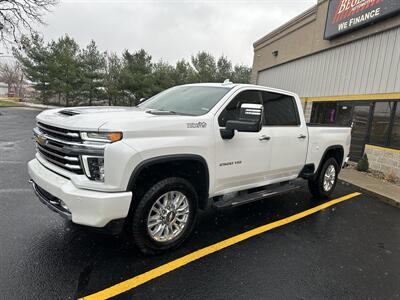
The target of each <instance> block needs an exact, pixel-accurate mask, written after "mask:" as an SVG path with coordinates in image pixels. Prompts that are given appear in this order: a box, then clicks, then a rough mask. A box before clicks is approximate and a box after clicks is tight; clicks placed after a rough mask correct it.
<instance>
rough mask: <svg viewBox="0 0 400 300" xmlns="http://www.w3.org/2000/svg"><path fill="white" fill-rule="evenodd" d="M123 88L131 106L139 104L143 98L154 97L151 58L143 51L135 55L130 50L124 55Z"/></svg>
mask: <svg viewBox="0 0 400 300" xmlns="http://www.w3.org/2000/svg"><path fill="white" fill-rule="evenodd" d="M122 61H123V63H122V65H123V66H122V71H121V87H122V92H123V93H124V94H125V96H126V97H127V98H128V100H129V104H130V105H136V104H138V102H139V100H140V99H141V98H148V97H149V96H152V95H153V93H152V84H153V82H152V79H153V74H152V67H153V64H152V62H151V56H150V55H149V54H148V53H147V52H146V51H145V50H144V49H141V50H139V51H137V52H135V53H130V52H129V51H128V50H126V51H125V52H124V54H123V55H122Z"/></svg>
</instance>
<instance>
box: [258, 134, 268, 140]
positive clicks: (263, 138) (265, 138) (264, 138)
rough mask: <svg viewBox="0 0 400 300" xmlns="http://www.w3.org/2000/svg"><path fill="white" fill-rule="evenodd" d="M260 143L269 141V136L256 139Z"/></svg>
mask: <svg viewBox="0 0 400 300" xmlns="http://www.w3.org/2000/svg"><path fill="white" fill-rule="evenodd" d="M258 139H259V140H260V141H269V140H270V139H271V137H270V136H267V135H262V136H260V137H259V138H258Z"/></svg>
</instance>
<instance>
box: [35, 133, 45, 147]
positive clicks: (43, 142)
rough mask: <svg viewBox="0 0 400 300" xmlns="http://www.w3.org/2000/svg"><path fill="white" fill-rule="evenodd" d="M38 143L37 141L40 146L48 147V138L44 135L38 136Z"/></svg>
mask: <svg viewBox="0 0 400 300" xmlns="http://www.w3.org/2000/svg"><path fill="white" fill-rule="evenodd" d="M36 141H37V143H38V144H39V145H46V144H47V138H46V137H45V136H44V135H42V134H40V135H37V136H36Z"/></svg>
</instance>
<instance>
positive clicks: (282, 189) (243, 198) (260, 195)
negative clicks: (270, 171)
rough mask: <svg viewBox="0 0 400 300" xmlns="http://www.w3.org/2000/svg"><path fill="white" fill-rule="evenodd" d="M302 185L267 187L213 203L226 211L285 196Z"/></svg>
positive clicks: (290, 184) (291, 184)
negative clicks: (226, 209)
mask: <svg viewBox="0 0 400 300" xmlns="http://www.w3.org/2000/svg"><path fill="white" fill-rule="evenodd" d="M302 187H303V186H302V185H301V184H296V183H286V184H284V185H277V186H267V187H265V188H264V189H262V190H260V191H256V192H252V193H249V194H245V195H239V196H236V197H233V198H228V199H221V200H219V201H216V202H214V203H213V206H214V207H215V208H217V209H224V208H230V207H235V206H239V205H243V204H247V203H251V202H255V201H258V200H262V199H266V198H270V197H274V196H278V195H281V194H285V193H288V192H292V191H295V190H298V189H300V188H302Z"/></svg>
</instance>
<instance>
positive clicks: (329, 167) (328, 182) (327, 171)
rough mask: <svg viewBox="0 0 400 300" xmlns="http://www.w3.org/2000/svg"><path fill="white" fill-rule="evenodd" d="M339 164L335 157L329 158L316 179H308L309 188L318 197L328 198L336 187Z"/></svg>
mask: <svg viewBox="0 0 400 300" xmlns="http://www.w3.org/2000/svg"><path fill="white" fill-rule="evenodd" d="M338 174H339V165H338V163H337V161H336V160H335V159H334V158H332V157H331V158H328V159H327V160H326V161H325V162H324V164H323V165H322V168H321V170H320V171H319V173H318V175H317V177H316V178H315V179H313V180H312V179H309V180H308V188H309V190H310V192H311V194H312V195H313V196H314V197H315V198H317V199H323V198H328V197H329V196H330V195H331V194H332V192H333V190H334V189H335V186H336V182H337V177H338Z"/></svg>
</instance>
